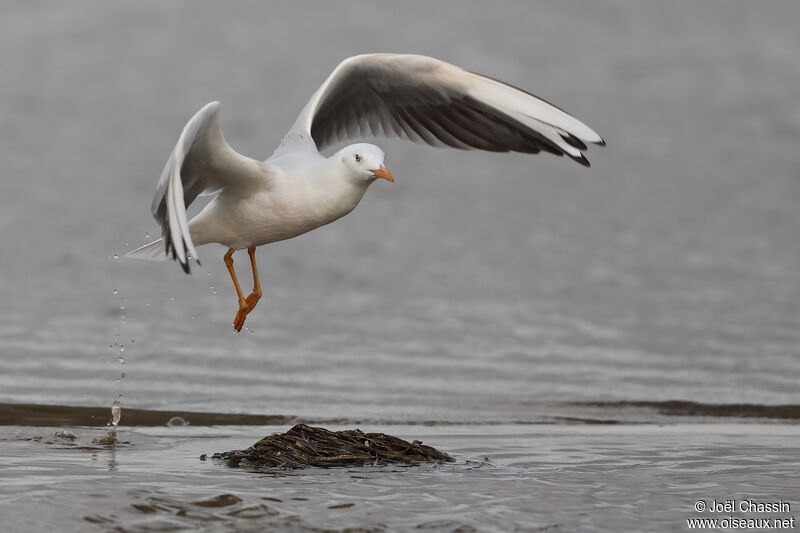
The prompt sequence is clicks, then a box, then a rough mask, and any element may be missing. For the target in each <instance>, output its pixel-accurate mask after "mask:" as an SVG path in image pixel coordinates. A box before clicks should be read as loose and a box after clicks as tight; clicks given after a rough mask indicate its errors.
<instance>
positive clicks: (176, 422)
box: [167, 416, 189, 427]
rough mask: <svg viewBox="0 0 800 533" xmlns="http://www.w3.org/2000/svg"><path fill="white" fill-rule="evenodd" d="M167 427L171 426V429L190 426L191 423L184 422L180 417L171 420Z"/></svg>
mask: <svg viewBox="0 0 800 533" xmlns="http://www.w3.org/2000/svg"><path fill="white" fill-rule="evenodd" d="M167 425H168V426H170V427H175V426H188V425H189V422H187V421H186V420H184V419H183V418H181V417H179V416H173V417H172V418H170V419H169V420H168V421H167Z"/></svg>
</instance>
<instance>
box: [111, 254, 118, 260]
mask: <svg viewBox="0 0 800 533" xmlns="http://www.w3.org/2000/svg"><path fill="white" fill-rule="evenodd" d="M111 257H113V258H114V259H119V254H114V255H112V256H111Z"/></svg>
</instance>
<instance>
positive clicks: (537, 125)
mask: <svg viewBox="0 0 800 533" xmlns="http://www.w3.org/2000/svg"><path fill="white" fill-rule="evenodd" d="M364 136H383V137H402V138H405V139H408V140H410V141H414V142H417V143H422V144H429V145H433V146H451V147H453V148H460V149H473V148H476V149H479V150H489V151H493V152H524V153H538V152H541V151H545V152H550V153H552V154H555V155H559V156H561V155H567V156H568V157H570V158H572V159H573V160H575V161H577V162H578V163H580V164H582V165H584V166H587V167H588V166H589V161H588V160H587V159H586V157H585V156H584V151H586V149H587V146H586V143H594V144H599V145H604V144H605V143H604V142H603V139H601V138H600V136H599V135H598V134H597V133H595V132H594V131H593V130H592V129H590V128H589V127H588V126H586V125H585V124H584V123H582V122H581V121H579V120H577V119H576V118H574V117H572V116H570V115H568V114H567V113H565V112H564V111H562V110H561V109H559V108H557V107H555V106H553V105H551V104H549V103H547V102H545V101H544V100H541V99H540V98H537V97H536V96H534V95H532V94H530V93H527V92H525V91H523V90H520V89H517V88H515V87H512V86H510V85H507V84H505V83H503V82H501V81H498V80H494V79H492V78H488V77H486V76H482V75H480V74H475V73H474V72H469V71H467V70H463V69H461V68H459V67H457V66H455V65H451V64H449V63H445V62H444V61H440V60H438V59H434V58H431V57H425V56H419V55H403V54H365V55H359V56H354V57H350V58H348V59H345V60H344V61H342V62H341V63H340V64H339V66H338V67H336V69H335V70H334V71H333V73H331V75H330V76H328V79H327V80H325V83H323V84H322V86H321V87H320V88H319V89H318V90H317V92H316V93H314V95H313V96H312V97H311V100H309V102H308V104H306V106H305V107H304V108H303V110H302V111H301V112H300V116H298V117H297V121H296V122H295V123H294V126H292V128H291V130H289V133H287V134H286V136H285V137H284V139H283V140H282V141H281V144H280V146H279V147H278V149H277V150H275V153H273V154H272V156H271V157H270V158H269V159H267V160H266V161H263V162H260V161H256V160H255V159H250V158H249V157H245V156H243V155H241V154H239V153H238V152H236V151H235V150H233V149H232V148H231V147H230V146H229V145H228V143H227V142H225V138H224V137H223V136H222V130H221V129H220V124H219V102H211V103H209V104H207V105H206V106H205V107H203V108H202V109H201V110H200V111H198V112H197V114H195V115H194V116H193V117H192V119H191V120H190V121H189V122H188V124H186V126H185V127H184V128H183V132H181V135H180V137H179V138H178V143H177V144H176V145H175V148H174V149H173V151H172V155H170V157H169V160H168V161H167V165H166V167H164V171H163V172H162V174H161V179H160V180H159V182H158V187H157V188H156V194H155V198H153V204H152V212H153V216H154V217H155V219H156V221H157V222H158V223H159V224H160V225H161V235H162V238H161V239H158V240H157V241H155V242H152V243H150V244H147V245H145V246H142V247H141V248H138V249H136V250H134V251H132V252H130V253H128V254H127V256H128V257H137V258H143V259H153V260H163V259H166V258H167V257H170V256H171V257H172V258H173V259H176V260H177V261H179V262H180V264H181V266H182V267H183V269H184V271H186V272H187V273H188V272H189V262H190V260H192V259H194V260H196V261H198V264H199V258H198V254H197V251H196V250H195V247H196V246H200V245H203V244H208V243H219V244H222V245H223V246H225V247H227V248H228V251H227V253H226V254H225V256H224V261H225V265H226V266H227V267H228V271H229V272H230V275H231V279H232V280H233V285H234V287H235V288H236V294H237V296H238V298H239V309H238V311H237V313H236V316H235V318H234V321H233V327H234V329H235V330H236V331H240V330H241V328H242V326H243V325H244V321H245V318H246V317H247V314H248V313H249V312H250V311H252V310H253V308H254V307H255V306H256V303H257V302H258V300H259V298H261V286H260V284H259V280H258V270H257V268H256V261H255V249H256V247H257V246H261V245H263V244H267V243H271V242H276V241H280V240H284V239H290V238H292V237H296V236H298V235H301V234H303V233H306V232H307V231H310V230H312V229H315V228H318V227H320V226H323V225H325V224H329V223H331V222H333V221H334V220H336V219H338V218H340V217H342V216H344V215H346V214H347V213H349V212H350V211H352V210H353V209H354V208H355V207H356V205H358V202H359V201H360V200H361V197H362V196H363V195H364V192H365V191H366V190H367V187H369V186H370V185H371V184H372V182H374V181H375V180H376V179H378V178H381V179H385V180H387V181H391V182H393V181H394V178H393V177H392V174H391V173H390V172H389V171H388V170H387V169H386V167H384V153H383V151H382V150H381V149H380V148H378V147H377V146H375V145H373V144H364V143H359V144H351V145H349V146H346V147H344V148H342V149H341V150H339V151H338V152H336V153H335V154H333V155H331V156H330V157H325V156H323V155H322V154H320V152H319V150H320V149H324V148H325V147H327V146H330V145H332V144H334V143H337V142H340V141H344V140H346V139H352V138H359V137H364ZM201 194H213V195H214V196H215V197H214V198H213V199H212V200H211V202H209V203H208V205H206V206H205V208H204V209H203V210H202V211H201V212H200V213H199V214H198V215H197V216H195V217H194V218H193V219H192V220H190V221H187V217H186V208H187V207H188V206H189V204H191V203H192V202H193V201H194V200H195V198H197V196H198V195H201ZM244 249H247V252H248V254H249V255H250V264H251V266H252V270H253V291H252V293H251V294H250V295H249V296H247V297H246V298H245V297H244V296H243V294H242V290H241V287H240V286H239V281H238V279H237V277H236V272H235V271H234V269H233V257H232V256H233V253H234V252H235V251H237V250H244Z"/></svg>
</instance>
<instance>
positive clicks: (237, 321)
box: [223, 248, 250, 331]
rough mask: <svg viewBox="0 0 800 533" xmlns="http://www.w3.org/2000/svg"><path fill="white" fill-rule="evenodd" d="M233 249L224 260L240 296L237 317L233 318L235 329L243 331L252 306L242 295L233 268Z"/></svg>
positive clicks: (229, 249) (230, 249)
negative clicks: (248, 304) (249, 305)
mask: <svg viewBox="0 0 800 533" xmlns="http://www.w3.org/2000/svg"><path fill="white" fill-rule="evenodd" d="M233 251H234V250H233V248H228V253H226V254H225V257H224V258H223V261H225V266H226V267H228V272H229V273H230V275H231V279H232V280H233V286H234V287H236V295H237V296H238V297H239V310H238V311H237V312H236V317H234V319H233V329H235V330H236V331H241V330H242V326H244V319H245V318H247V313H248V312H249V311H250V308H249V307H248V306H247V302H246V301H245V299H244V297H243V296H242V289H241V288H240V287H239V280H238V279H236V271H235V270H233Z"/></svg>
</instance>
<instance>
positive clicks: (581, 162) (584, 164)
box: [570, 154, 592, 168]
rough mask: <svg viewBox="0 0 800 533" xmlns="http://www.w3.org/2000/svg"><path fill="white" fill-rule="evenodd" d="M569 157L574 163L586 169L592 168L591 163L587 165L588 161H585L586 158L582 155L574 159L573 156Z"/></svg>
mask: <svg viewBox="0 0 800 533" xmlns="http://www.w3.org/2000/svg"><path fill="white" fill-rule="evenodd" d="M570 157H571V158H572V160H573V161H575V162H576V163H580V164H581V165H583V166H585V167H587V168H588V167H590V166H592V165H591V163H589V160H588V159H586V156H584V155H583V154H581V155H580V157H575V156H570Z"/></svg>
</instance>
